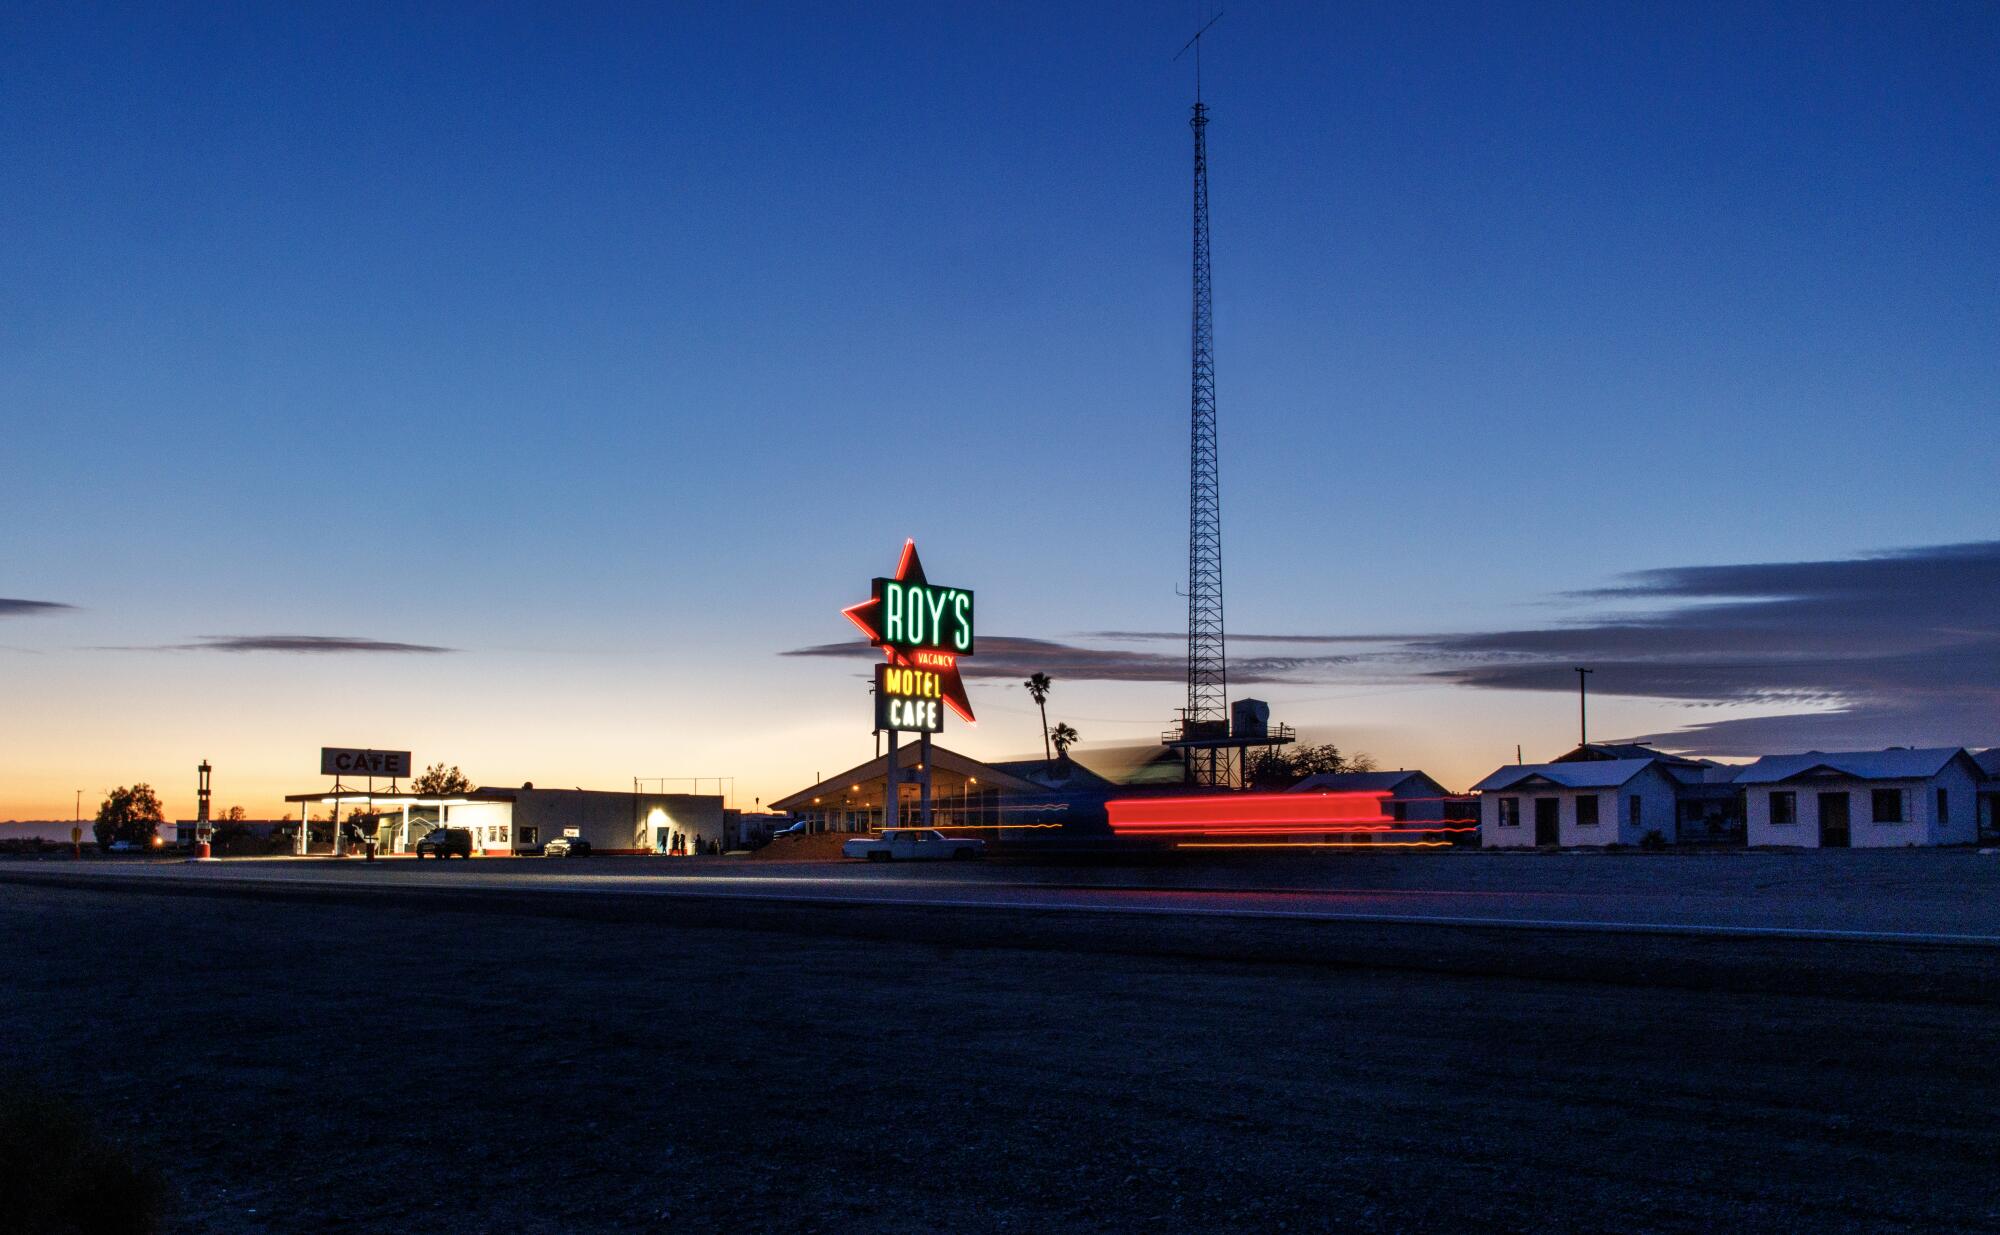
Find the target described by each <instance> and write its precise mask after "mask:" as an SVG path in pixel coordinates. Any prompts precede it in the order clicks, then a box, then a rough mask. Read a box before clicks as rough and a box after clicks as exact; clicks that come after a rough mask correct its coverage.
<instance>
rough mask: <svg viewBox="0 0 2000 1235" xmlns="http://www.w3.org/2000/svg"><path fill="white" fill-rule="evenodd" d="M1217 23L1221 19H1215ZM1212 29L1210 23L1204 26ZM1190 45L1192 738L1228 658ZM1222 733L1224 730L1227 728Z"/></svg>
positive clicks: (1198, 774)
mask: <svg viewBox="0 0 2000 1235" xmlns="http://www.w3.org/2000/svg"><path fill="white" fill-rule="evenodd" d="M1216 16H1218V18H1220V14H1216ZM1208 26H1214V20H1212V22H1208ZM1208 26H1204V28H1202V32H1200V34H1196V36H1194V38H1192V40H1190V44H1192V46H1194V116H1192V118H1190V120H1188V128H1192V130H1194V348H1192V352H1194V384H1192V398H1190V406H1192V416H1190V424H1188V711H1186V719H1184V725H1182V727H1184V729H1186V733H1188V735H1190V737H1194V735H1196V733H1212V731H1214V727H1216V725H1228V709H1230V689H1228V661H1226V655H1224V647H1222V478H1220V464H1218V458H1216V338H1214V298H1212V294H1210V284H1208V274H1210V266H1208V108H1206V106H1204V104H1202V34H1208ZM1224 731H1226V729H1224ZM1188 779H1190V781H1194V783H1198V785H1228V783H1230V751H1228V749H1226V747H1220V749H1218V747H1208V749H1190V751H1188Z"/></svg>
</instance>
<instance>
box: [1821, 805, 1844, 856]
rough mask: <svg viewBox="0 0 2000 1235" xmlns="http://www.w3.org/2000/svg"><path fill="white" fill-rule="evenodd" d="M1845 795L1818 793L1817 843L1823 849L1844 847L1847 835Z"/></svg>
mask: <svg viewBox="0 0 2000 1235" xmlns="http://www.w3.org/2000/svg"><path fill="white" fill-rule="evenodd" d="M1848 823H1849V820H1848V815H1847V795H1846V794H1844V793H1822V794H1820V795H1819V843H1820V847H1821V848H1823V849H1845V848H1847V842H1848V837H1849V836H1850V835H1851V833H1850V832H1849V830H1848Z"/></svg>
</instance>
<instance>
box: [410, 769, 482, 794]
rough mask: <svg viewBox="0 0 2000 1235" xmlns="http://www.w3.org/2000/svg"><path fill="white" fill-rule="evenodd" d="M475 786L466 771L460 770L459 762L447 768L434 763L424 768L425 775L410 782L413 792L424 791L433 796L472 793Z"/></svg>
mask: <svg viewBox="0 0 2000 1235" xmlns="http://www.w3.org/2000/svg"><path fill="white" fill-rule="evenodd" d="M474 788H475V786H474V785H473V783H472V782H471V781H470V780H468V779H467V778H466V775H465V773H463V772H461V771H459V770H458V765H457V764H453V765H451V766H450V767H449V768H447V767H445V766H444V765H443V764H442V763H433V764H432V765H431V766H429V767H427V768H425V769H424V772H423V775H421V776H419V777H417V778H416V779H415V780H413V781H411V782H410V792H411V793H424V794H429V795H431V796H432V797H442V796H444V795H445V794H450V793H471V792H472V790H473V789H474Z"/></svg>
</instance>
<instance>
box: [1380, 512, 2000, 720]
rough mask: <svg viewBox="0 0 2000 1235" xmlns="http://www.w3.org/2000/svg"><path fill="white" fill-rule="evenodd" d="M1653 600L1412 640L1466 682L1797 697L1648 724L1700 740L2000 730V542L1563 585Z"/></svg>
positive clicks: (1696, 697) (1645, 693) (1601, 595)
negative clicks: (1755, 709)
mask: <svg viewBox="0 0 2000 1235" xmlns="http://www.w3.org/2000/svg"><path fill="white" fill-rule="evenodd" d="M1576 596H1577V597H1578V598H1580V599H1584V600H1591V601H1618V602H1630V601H1635V600H1637V601H1643V602H1654V603H1655V604H1658V603H1659V602H1666V603H1665V606H1664V607H1659V608H1656V609H1654V610H1653V611H1651V612H1646V613H1641V614H1638V615H1635V616H1621V617H1616V618H1609V619H1602V620H1598V621H1584V622H1578V623H1571V624H1566V625H1561V626H1553V627H1546V628H1541V629H1530V630H1512V631H1495V632H1490V633H1483V634H1466V635H1452V636H1444V637H1434V638H1428V639H1420V640H1414V641H1413V647H1415V648H1416V649H1418V650H1428V651H1435V652H1443V653H1447V654H1450V655H1454V656H1459V657H1465V658H1467V659H1468V660H1469V661H1471V662H1472V663H1468V664H1464V665H1460V666H1457V667H1453V668H1449V669H1443V670H1437V671H1434V673H1433V676H1436V677H1441V678H1443V679H1445V680H1447V681H1452V682H1456V683H1459V684H1461V685H1465V686H1472V687H1484V688H1493V689H1510V690H1573V689H1575V687H1576V675H1575V673H1574V672H1573V670H1574V667H1575V666H1577V665H1588V666H1590V667H1591V668H1593V669H1595V670H1596V671H1597V672H1596V673H1595V674H1594V675H1592V677H1591V689H1592V690H1593V691H1598V692H1602V693H1607V694H1618V695H1633V696H1641V697H1652V698H1662V699H1682V700H1692V701H1697V702H1711V703H1781V704H1782V703H1797V704H1799V705H1801V707H1800V711H1799V712H1797V713H1794V714H1790V715H1779V716H1763V717H1745V718H1736V719H1728V720H1720V721H1714V722H1710V723H1706V724H1699V725H1693V726H1690V727H1688V728H1686V729H1683V730H1678V731H1673V732H1668V733H1661V734H1654V735H1649V736H1652V737H1654V738H1656V739H1658V740H1660V741H1662V742H1663V743H1668V744H1671V745H1674V746H1676V747H1679V748H1681V749H1693V750H1698V751H1700V752H1702V753H1707V754H1719V755H1743V754H1754V753H1757V752H1759V751H1762V750H1769V749H1772V748H1774V747H1783V746H1797V745H1806V746H1821V747H1824V746H1828V745H1842V744H1852V745H1856V746H1873V745H1886V744H1903V743H1932V742H1936V743H1985V742H1990V741H1992V740H1994V739H1995V738H1996V737H2000V542H1994V541H1986V542H1979V543H1974V544H1958V545H1936V546H1929V547H1924V548H1915V549H1901V550H1894V551H1890V552H1884V553H1872V554H1867V555H1864V556H1862V557H1856V558H1842V559H1831V560H1824V561H1809V562H1772V563H1753V564H1748V565H1735V566H1684V567H1673V568H1669V569H1662V570H1649V571H1643V572H1640V573H1637V574H1634V575H1631V576H1628V577H1627V578H1626V579H1625V580H1623V581H1621V582H1620V583H1618V584H1617V585H1616V586H1612V587H1607V588H1601V589H1596V590H1592V591H1588V592H1582V593H1577V594H1576Z"/></svg>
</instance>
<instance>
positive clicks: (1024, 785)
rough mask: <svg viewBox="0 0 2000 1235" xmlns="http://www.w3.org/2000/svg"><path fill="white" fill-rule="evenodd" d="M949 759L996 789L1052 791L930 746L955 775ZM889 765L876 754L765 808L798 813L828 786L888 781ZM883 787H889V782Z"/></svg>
mask: <svg viewBox="0 0 2000 1235" xmlns="http://www.w3.org/2000/svg"><path fill="white" fill-rule="evenodd" d="M915 749H918V748H916V747H915V746H914V745H913V746H911V747H905V748H903V749H900V750H898V751H897V752H896V753H897V755H899V756H900V755H902V754H904V753H906V752H908V751H912V750H915ZM946 759H951V760H957V761H960V762H963V763H967V764H970V765H972V766H973V767H975V768H977V769H979V770H978V771H977V772H970V773H961V775H967V776H981V777H987V778H989V782H990V783H991V784H992V786H993V787H994V788H996V789H1006V790H1009V791H1011V792H1013V793H1048V792H1050V790H1049V787H1048V786H1046V785H1038V784H1036V783H1035V782H1033V781H1031V780H1024V779H1023V778H1021V777H1019V776H1016V775H1014V774H1013V773H1012V772H1006V771H1002V770H1001V769H999V768H996V767H994V766H993V765H992V764H989V763H981V762H980V761H979V760H977V759H974V758H973V757H972V756H970V755H961V754H959V753H958V752H957V751H955V750H952V749H951V748H949V747H946V746H939V745H937V744H935V743H933V744H932V746H931V762H933V763H936V764H938V765H939V766H940V767H945V768H946V770H947V771H952V772H957V771H959V769H957V768H952V767H948V766H946V765H945V762H944V761H945V760H946ZM888 762H889V756H888V754H887V753H884V754H880V755H877V756H876V757H875V758H873V759H869V760H867V761H865V762H862V763H857V764H855V765H854V766H853V767H851V768H848V769H847V770H846V771H844V772H836V773H834V774H833V775H832V776H828V777H826V778H824V779H822V780H819V781H815V782H814V783H813V784H811V785H809V786H807V787H806V788H804V789H801V790H799V791H798V792H796V793H789V794H786V795H785V796H784V797H782V798H775V799H773V800H772V801H771V802H769V803H768V804H767V805H766V807H765V809H767V810H773V811H787V812H789V811H794V810H798V809H800V808H801V807H805V806H810V805H812V799H813V797H814V796H815V795H818V796H820V797H824V796H826V793H827V786H829V785H832V786H834V789H833V792H836V793H837V792H839V791H840V789H839V787H840V786H842V785H851V784H853V783H855V782H856V781H858V780H859V781H868V780H873V779H875V777H876V776H878V775H879V776H883V777H885V778H886V777H887V775H888V770H889V768H888ZM910 762H911V764H914V763H915V762H916V760H915V759H912V760H911V761H910ZM876 764H881V765H882V766H881V768H879V769H877V768H876V767H875V765H876ZM905 766H908V765H905V764H903V763H902V762H901V760H900V759H899V760H898V762H897V767H898V768H902V767H905ZM884 787H885V788H886V781H885V786H884Z"/></svg>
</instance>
